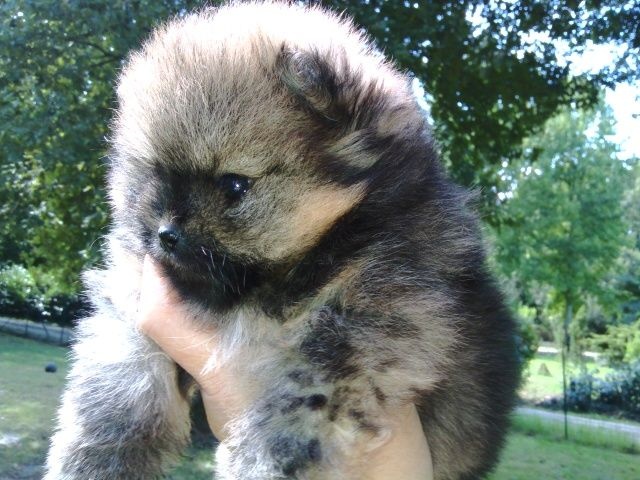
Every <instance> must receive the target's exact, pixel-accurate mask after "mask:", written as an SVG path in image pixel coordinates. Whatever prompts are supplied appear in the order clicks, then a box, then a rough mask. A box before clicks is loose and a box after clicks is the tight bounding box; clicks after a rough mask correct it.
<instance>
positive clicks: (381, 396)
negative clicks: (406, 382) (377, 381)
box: [373, 385, 387, 403]
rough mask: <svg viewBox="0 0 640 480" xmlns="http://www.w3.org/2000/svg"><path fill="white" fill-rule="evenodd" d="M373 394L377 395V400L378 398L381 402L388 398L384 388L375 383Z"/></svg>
mask: <svg viewBox="0 0 640 480" xmlns="http://www.w3.org/2000/svg"><path fill="white" fill-rule="evenodd" d="M373 394H374V395H375V396H376V400H378V402H380V403H384V401H385V400H386V399H387V396H386V395H385V394H384V393H383V391H382V390H380V387H378V386H375V385H374V387H373Z"/></svg>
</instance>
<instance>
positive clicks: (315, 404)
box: [304, 393, 327, 410]
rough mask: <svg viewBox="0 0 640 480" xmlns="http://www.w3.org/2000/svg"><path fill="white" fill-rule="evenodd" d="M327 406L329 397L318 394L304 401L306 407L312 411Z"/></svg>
mask: <svg viewBox="0 0 640 480" xmlns="http://www.w3.org/2000/svg"><path fill="white" fill-rule="evenodd" d="M326 404H327V397H326V396H324V395H322V394H320V393H317V394H314V395H310V396H308V397H307V398H305V400H304V405H305V406H306V407H307V408H309V409H310V410H319V409H320V408H322V407H324V406H325V405H326Z"/></svg>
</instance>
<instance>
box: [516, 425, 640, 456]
mask: <svg viewBox="0 0 640 480" xmlns="http://www.w3.org/2000/svg"><path fill="white" fill-rule="evenodd" d="M512 429H513V431H515V432H517V433H520V434H525V435H529V436H536V437H539V438H544V439H546V440H551V441H556V442H561V443H564V424H563V423H562V422H554V421H552V420H547V419H543V418H540V417H537V416H534V415H526V414H516V415H514V416H513V422H512ZM569 441H570V442H571V443H574V444H578V445H584V446H589V447H597V448H601V449H606V450H614V451H617V452H621V453H632V454H636V455H637V454H640V443H638V442H637V441H636V440H634V439H633V438H631V437H630V436H629V435H627V434H625V433H623V432H617V431H615V430H604V429H598V428H593V427H589V426H586V425H570V426H569ZM638 461H640V458H639V459H638Z"/></svg>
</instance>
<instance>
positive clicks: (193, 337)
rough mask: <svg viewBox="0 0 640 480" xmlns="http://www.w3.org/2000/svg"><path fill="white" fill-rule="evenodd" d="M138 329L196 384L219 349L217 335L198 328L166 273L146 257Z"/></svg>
mask: <svg viewBox="0 0 640 480" xmlns="http://www.w3.org/2000/svg"><path fill="white" fill-rule="evenodd" d="M137 326H138V328H139V329H140V330H141V331H142V332H143V333H145V334H146V335H148V336H149V337H151V339H152V340H153V341H154V342H156V343H157V344H158V346H160V348H162V350H164V352H165V353H166V354H167V355H169V356H170V357H171V358H172V359H173V360H174V361H175V362H176V363H178V364H179V365H180V366H181V367H182V368H184V369H185V370H186V371H187V372H189V374H191V376H193V377H194V378H195V379H196V381H199V380H200V378H201V376H202V370H203V367H204V365H205V364H206V362H207V360H208V359H209V358H210V357H211V356H212V354H213V352H214V347H215V334H214V332H213V331H205V330H203V329H202V328H198V327H197V326H196V324H195V322H194V321H193V319H192V318H191V316H190V315H189V313H188V311H187V309H186V308H185V307H184V306H183V305H182V304H181V303H180V301H179V298H178V296H177V295H176V294H175V292H173V290H172V289H171V287H170V285H169V284H168V282H167V279H166V278H164V277H163V274H162V271H161V270H160V269H159V268H158V266H157V265H156V264H155V263H154V262H153V261H152V260H151V258H150V257H148V256H147V257H146V258H145V261H144V266H143V270H142V284H141V289H140V302H139V309H138V318H137Z"/></svg>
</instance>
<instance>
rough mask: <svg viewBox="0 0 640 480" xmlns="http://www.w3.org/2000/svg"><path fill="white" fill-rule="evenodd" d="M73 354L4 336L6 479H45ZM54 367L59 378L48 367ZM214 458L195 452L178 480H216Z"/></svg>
mask: <svg viewBox="0 0 640 480" xmlns="http://www.w3.org/2000/svg"><path fill="white" fill-rule="evenodd" d="M67 352H68V350H67V349H66V348H63V347H55V346H51V345H47V344H43V343H39V342H36V341H33V340H27V339H24V338H19V337H14V336H11V335H5V334H3V333H0V479H2V480H18V479H20V480H36V479H38V480H39V479H40V478H42V464H43V463H44V459H45V457H46V452H47V446H48V441H49V437H50V436H51V432H52V429H53V427H54V423H55V422H54V418H55V412H56V410H57V407H58V402H59V398H60V394H61V393H62V388H63V386H64V377H65V375H66V373H67V368H68V361H67V358H66V355H67ZM50 362H53V363H55V364H56V365H57V367H58V371H57V372H56V373H46V372H45V370H44V367H45V365H46V364H48V363H50ZM212 460H213V453H212V451H210V450H204V449H200V450H198V449H195V448H192V449H190V450H189V451H187V452H186V454H185V456H184V459H183V461H182V463H181V464H180V465H179V466H178V467H177V469H176V470H175V472H174V474H173V475H171V476H170V477H169V478H170V479H172V480H201V479H202V480H205V479H207V480H211V471H212V469H213V463H212Z"/></svg>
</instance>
